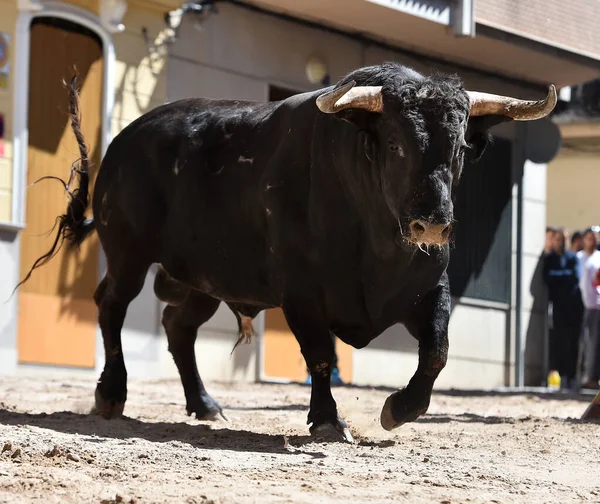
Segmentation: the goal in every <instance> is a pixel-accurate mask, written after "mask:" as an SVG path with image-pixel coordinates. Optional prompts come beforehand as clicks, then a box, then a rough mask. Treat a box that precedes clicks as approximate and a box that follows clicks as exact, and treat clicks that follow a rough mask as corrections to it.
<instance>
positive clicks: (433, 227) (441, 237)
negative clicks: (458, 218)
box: [409, 219, 452, 245]
mask: <svg viewBox="0 0 600 504" xmlns="http://www.w3.org/2000/svg"><path fill="white" fill-rule="evenodd" d="M409 228H410V237H409V240H410V241H411V242H413V243H415V244H416V245H445V244H446V243H448V240H449V239H450V233H451V231H452V224H450V223H441V224H440V223H433V222H428V221H426V220H422V219H419V220H414V221H412V222H411V223H410V225H409Z"/></svg>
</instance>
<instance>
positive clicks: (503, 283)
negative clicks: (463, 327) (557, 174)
mask: <svg viewBox="0 0 600 504" xmlns="http://www.w3.org/2000/svg"><path fill="white" fill-rule="evenodd" d="M511 148H512V143H511V142H510V141H508V140H503V139H500V138H495V139H494V144H493V145H488V148H487V149H486V152H485V153H484V155H483V157H482V158H481V160H480V161H479V162H478V163H477V164H466V163H465V166H464V170H463V174H462V177H461V180H460V184H459V188H458V196H457V198H456V207H455V210H454V218H455V220H456V227H455V234H454V244H453V248H452V250H451V254H450V265H449V267H448V275H449V277H450V291H451V292H452V295H453V296H456V297H470V298H474V299H482V300H487V301H496V302H500V303H510V290H511V244H512V174H511V166H512V150H511Z"/></svg>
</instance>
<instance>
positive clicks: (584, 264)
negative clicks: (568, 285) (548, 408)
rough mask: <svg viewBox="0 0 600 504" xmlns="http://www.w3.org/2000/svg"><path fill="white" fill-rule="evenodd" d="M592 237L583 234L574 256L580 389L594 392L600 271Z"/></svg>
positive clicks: (599, 370) (599, 348) (599, 358)
mask: <svg viewBox="0 0 600 504" xmlns="http://www.w3.org/2000/svg"><path fill="white" fill-rule="evenodd" d="M597 246H598V242H597V239H596V233H595V232H594V230H593V229H592V228H589V229H586V230H585V232H584V233H583V250H581V251H580V252H578V254H577V256H578V258H579V262H580V268H581V277H580V280H579V288H580V290H581V298H582V300H583V305H584V307H585V311H584V315H583V332H582V338H581V345H582V356H583V380H582V387H583V388H593V389H597V388H598V379H600V287H595V286H594V283H595V280H596V275H597V274H598V270H599V269H600V252H599V251H598V250H597Z"/></svg>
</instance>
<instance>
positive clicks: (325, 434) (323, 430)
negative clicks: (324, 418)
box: [310, 419, 354, 443]
mask: <svg viewBox="0 0 600 504" xmlns="http://www.w3.org/2000/svg"><path fill="white" fill-rule="evenodd" d="M310 435H311V436H313V437H314V438H315V439H316V440H318V441H346V442H347V443H354V438H353V437H352V434H351V433H350V429H348V426H347V425H346V422H344V421H343V420H342V419H339V420H338V421H337V422H335V425H334V424H332V423H322V424H319V425H316V426H315V425H313V426H311V428H310Z"/></svg>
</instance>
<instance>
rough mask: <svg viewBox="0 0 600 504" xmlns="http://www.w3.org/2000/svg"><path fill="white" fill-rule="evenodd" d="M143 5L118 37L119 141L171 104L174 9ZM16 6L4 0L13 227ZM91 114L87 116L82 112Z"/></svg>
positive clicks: (6, 197)
mask: <svg viewBox="0 0 600 504" xmlns="http://www.w3.org/2000/svg"><path fill="white" fill-rule="evenodd" d="M65 3H71V4H74V5H77V6H79V7H83V8H86V9H88V10H91V11H92V12H97V5H98V2H97V0H69V1H67V2H65ZM144 5H146V4H145V3H144V2H143V1H142V0H137V1H136V2H135V3H134V4H133V5H131V4H130V6H129V8H128V10H127V13H126V15H125V19H124V20H123V21H124V24H125V26H126V30H125V31H124V32H123V33H118V34H114V36H113V40H114V44H115V52H116V59H117V61H116V69H115V70H116V71H115V80H114V83H113V85H114V92H115V107H114V111H113V115H112V122H111V132H112V134H113V136H114V135H116V134H117V133H118V132H119V131H120V130H121V129H123V128H124V127H125V126H126V125H127V124H129V123H130V122H131V121H133V120H134V119H136V118H137V117H138V116H139V115H141V114H142V113H144V112H146V111H148V110H150V109H151V108H153V107H155V106H156V105H160V104H161V103H163V102H164V101H165V99H166V48H164V47H161V46H160V40H161V38H162V37H163V32H164V28H165V24H164V21H163V17H162V16H163V15H164V12H166V11H168V10H169V9H171V8H172V6H165V7H164V8H162V7H160V6H157V2H156V1H155V2H149V3H148V4H147V5H148V6H150V7H151V8H145V7H144ZM16 21H17V2H16V0H0V32H3V33H8V34H9V35H10V37H11V40H10V56H9V57H10V80H9V87H8V89H7V90H2V89H0V114H3V115H4V143H5V148H4V151H5V152H4V157H2V158H0V222H2V221H4V222H10V221H11V217H12V215H11V209H12V163H13V149H12V136H13V118H12V116H13V96H14V89H15V82H14V69H15V67H14V55H15V27H16ZM144 26H145V27H146V28H147V30H148V38H149V40H150V44H149V46H150V48H151V51H150V52H151V53H152V56H151V55H150V52H149V50H148V46H147V44H146V42H145V41H144V38H143V36H142V27H144ZM82 113H83V114H85V110H84V111H82Z"/></svg>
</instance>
